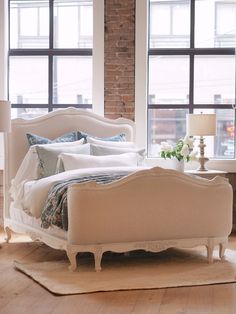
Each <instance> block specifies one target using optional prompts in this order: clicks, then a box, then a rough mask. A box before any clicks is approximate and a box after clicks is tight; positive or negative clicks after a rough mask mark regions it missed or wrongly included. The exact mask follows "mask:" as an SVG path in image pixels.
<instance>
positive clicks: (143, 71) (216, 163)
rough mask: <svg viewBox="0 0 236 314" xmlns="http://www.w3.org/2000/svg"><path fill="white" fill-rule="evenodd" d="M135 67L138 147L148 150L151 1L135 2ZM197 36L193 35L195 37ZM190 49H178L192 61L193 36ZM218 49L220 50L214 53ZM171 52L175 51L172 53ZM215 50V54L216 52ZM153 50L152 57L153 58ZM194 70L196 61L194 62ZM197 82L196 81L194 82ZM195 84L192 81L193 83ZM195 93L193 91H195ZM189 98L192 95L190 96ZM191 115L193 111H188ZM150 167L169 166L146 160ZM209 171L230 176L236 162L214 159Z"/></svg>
mask: <svg viewBox="0 0 236 314" xmlns="http://www.w3.org/2000/svg"><path fill="white" fill-rule="evenodd" d="M193 12H194V11H193V7H192V5H191V14H193ZM136 25H137V27H136V35H135V36H136V37H135V38H136V48H135V53H136V67H135V73H136V77H135V86H136V88H135V103H136V110H135V121H136V126H137V143H138V144H139V145H142V146H145V147H146V149H147V143H148V139H147V135H148V134H147V129H148V126H147V121H148V59H149V53H148V47H149V34H148V31H149V1H148V0H136ZM191 28H192V31H193V30H194V21H193V19H192V20H191ZM193 34H194V33H193ZM191 41H192V42H191V48H188V49H190V50H189V51H187V50H186V49H185V48H184V49H182V48H177V50H178V52H179V54H180V55H181V54H186V53H187V54H189V56H191V59H192V58H193V55H194V51H193V49H192V47H193V44H194V37H193V36H192V39H191ZM215 49H217V50H215ZM157 50H158V51H159V52H158V54H159V55H161V54H163V53H165V54H166V55H168V54H169V55H173V54H171V52H170V49H163V48H158V49H157ZM171 50H172V49H171ZM195 50H196V51H195V54H196V55H206V52H207V54H208V55H212V54H213V55H217V54H220V55H221V54H222V51H223V52H224V53H225V54H226V55H235V49H234V48H195ZM213 50H214V51H213ZM154 52H155V51H154V50H153V51H152V52H151V53H150V54H153V55H154ZM191 62H192V65H191V66H193V60H191ZM191 75H192V76H193V73H192V72H191ZM192 79H194V78H192ZM192 81H193V80H192ZM192 91H193V89H192ZM189 96H190V95H189ZM191 100H193V93H191ZM191 100H190V101H189V103H190V104H192V102H191ZM168 107H169V108H173V105H170V106H166V105H161V104H152V105H150V107H149V108H155V109H156V108H158V109H160V108H161V109H163V108H164V109H167V108H168ZM174 107H175V108H176V109H178V108H183V109H185V108H186V109H188V108H189V105H186V106H184V105H175V106H174ZM194 108H203V109H204V108H216V109H227V108H230V109H232V105H227V104H220V105H214V104H212V105H211V106H209V105H208V104H195V105H194V106H193V105H192V106H191V112H193V109H194ZM189 112H190V111H189ZM146 161H147V164H148V165H151V166H153V165H157V164H158V165H159V166H164V167H165V166H166V161H165V160H164V159H161V158H160V157H148V158H147V160H146ZM195 167H196V164H194V163H187V164H186V169H194V168H195ZM208 167H209V168H210V169H219V170H224V171H230V172H236V170H235V167H236V159H211V160H210V161H209V162H208Z"/></svg>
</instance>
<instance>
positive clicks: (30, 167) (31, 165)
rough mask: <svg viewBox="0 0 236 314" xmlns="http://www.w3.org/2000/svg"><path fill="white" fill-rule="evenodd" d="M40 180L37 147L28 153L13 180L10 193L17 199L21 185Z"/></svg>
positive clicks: (31, 148) (30, 149)
mask: <svg viewBox="0 0 236 314" xmlns="http://www.w3.org/2000/svg"><path fill="white" fill-rule="evenodd" d="M38 178H39V160H38V154H37V152H36V149H35V146H32V147H30V148H29V150H28V152H27V153H26V155H25V157H24V159H23V161H22V163H21V165H20V167H19V169H18V170H17V173H16V175H15V178H14V179H13V180H12V182H11V183H12V185H11V189H10V193H11V195H12V197H13V199H15V196H16V194H17V190H18V187H19V185H20V184H22V183H23V182H25V181H30V180H37V179H38Z"/></svg>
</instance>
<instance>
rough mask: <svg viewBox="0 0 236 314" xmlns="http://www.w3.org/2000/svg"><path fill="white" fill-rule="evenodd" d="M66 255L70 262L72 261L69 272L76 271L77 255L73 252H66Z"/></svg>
mask: <svg viewBox="0 0 236 314" xmlns="http://www.w3.org/2000/svg"><path fill="white" fill-rule="evenodd" d="M66 254H67V256H68V258H69V261H70V266H69V270H70V271H76V269H77V261H76V255H77V253H74V252H71V251H66Z"/></svg>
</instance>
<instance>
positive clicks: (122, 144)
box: [87, 137, 136, 148]
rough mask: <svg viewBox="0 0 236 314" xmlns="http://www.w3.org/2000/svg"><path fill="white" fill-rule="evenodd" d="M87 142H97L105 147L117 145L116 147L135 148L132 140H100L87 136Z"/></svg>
mask: <svg viewBox="0 0 236 314" xmlns="http://www.w3.org/2000/svg"><path fill="white" fill-rule="evenodd" d="M87 142H88V143H90V144H97V145H102V146H106V147H117V148H120V147H121V148H122V147H123V148H136V145H135V143H134V142H116V141H102V140H99V139H96V138H93V137H87Z"/></svg>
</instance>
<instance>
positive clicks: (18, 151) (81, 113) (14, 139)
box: [5, 108, 135, 193]
mask: <svg viewBox="0 0 236 314" xmlns="http://www.w3.org/2000/svg"><path fill="white" fill-rule="evenodd" d="M70 131H82V132H86V133H88V134H91V135H94V136H98V137H110V136H114V135H117V134H121V133H124V134H125V136H126V140H127V141H134V140H135V124H134V122H133V121H131V120H128V119H124V118H119V119H116V120H112V119H107V118H104V117H101V116H98V115H96V114H94V113H92V112H90V111H87V110H83V109H75V108H67V109H63V110H56V111H53V112H50V113H48V114H46V115H43V116H41V117H38V118H34V119H29V120H24V119H14V120H12V132H11V133H10V134H7V135H6V136H5V161H6V162H5V169H6V171H5V187H6V190H5V191H6V192H7V191H8V190H9V186H10V182H11V179H12V178H14V176H15V174H16V172H17V169H18V168H19V166H20V164H21V162H22V160H23V158H24V156H25V154H26V153H27V151H28V149H29V146H28V142H27V138H26V133H34V134H37V135H40V136H43V137H47V138H49V139H54V138H56V137H58V136H60V135H62V134H65V133H67V132H70ZM7 193H8V192H7Z"/></svg>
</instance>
